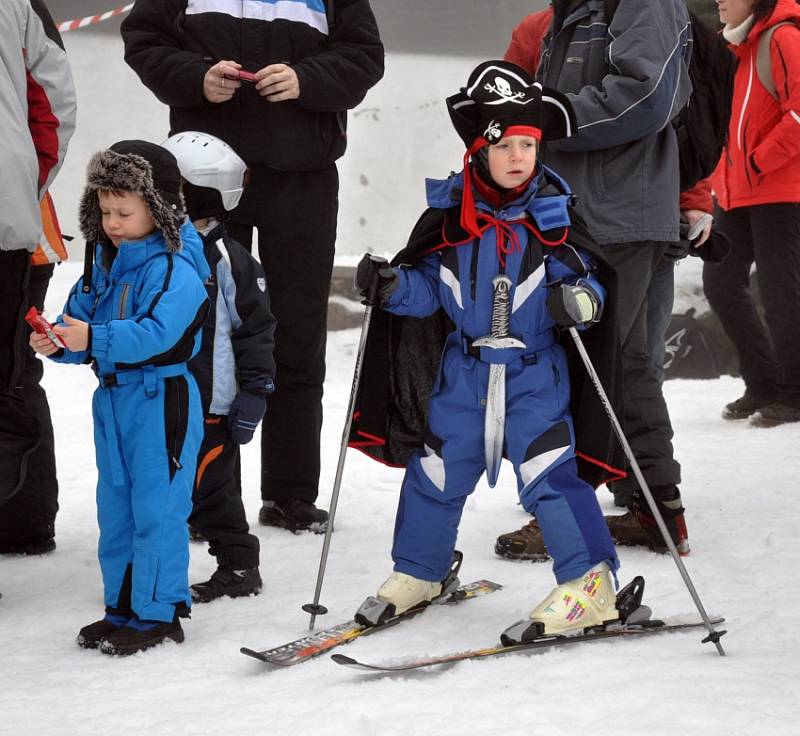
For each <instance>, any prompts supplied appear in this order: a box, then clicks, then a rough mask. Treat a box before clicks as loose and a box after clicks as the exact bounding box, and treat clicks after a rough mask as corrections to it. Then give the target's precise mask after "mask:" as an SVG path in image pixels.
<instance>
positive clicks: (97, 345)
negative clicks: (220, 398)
mask: <svg viewBox="0 0 800 736" xmlns="http://www.w3.org/2000/svg"><path fill="white" fill-rule="evenodd" d="M180 234H181V241H182V244H183V247H182V249H181V250H180V251H179V252H177V253H170V252H168V250H167V247H166V245H165V243H164V239H163V237H162V235H161V232H160V231H156V232H155V233H153V234H152V235H150V236H148V237H147V238H146V239H144V240H141V241H137V242H123V243H121V244H120V246H119V248H118V249H117V253H116V257H114V259H113V261H110V258H109V257H108V256H109V253H106V254H105V255H104V253H103V249H104V248H105V247H110V246H103V245H100V244H98V245H97V247H96V257H95V264H94V269H93V272H92V280H91V286H90V288H89V290H88V292H87V293H84V291H83V279H81V280H79V281H78V283H77V284H76V285H75V286H74V287H73V289H72V291H71V293H70V295H69V298H68V299H67V303H66V306H65V307H64V313H65V314H69V315H70V316H71V317H74V318H76V319H80V320H84V321H86V322H88V323H90V325H91V340H90V345H89V349H88V350H85V351H81V352H71V351H69V350H65V351H63V353H62V354H56V356H54V360H58V361H60V362H66V363H88V362H91V364H92V368H93V369H94V371H95V373H96V374H97V376H98V379H99V382H100V386H99V388H98V389H97V390H96V391H95V393H94V397H93V400H92V416H93V419H94V441H95V454H96V460H97V470H98V481H97V520H98V524H99V527H100V540H99V544H98V556H99V559H100V568H101V570H102V574H103V587H104V597H105V604H106V606H107V607H110V608H118V609H123V610H124V609H127V608H130V609H131V610H132V611H133V612H134V613H135V614H136V615H137V616H138V617H139V618H140V619H147V620H154V621H172V620H173V617H174V615H175V612H176V606H180V605H182V604H183V605H185V606H187V607H188V606H191V595H190V593H189V579H188V571H189V538H188V528H187V521H186V520H187V518H188V517H189V514H190V513H191V511H192V486H193V481H194V475H195V468H196V463H197V453H198V450H199V448H200V442H201V440H202V437H203V410H202V407H201V403H200V393H199V391H198V389H197V385H196V383H195V380H194V378H193V377H192V375H191V374H190V373H189V371H188V368H187V361H188V360H189V359H190V358H191V357H192V356H193V355H195V354H196V353H197V351H198V350H199V347H200V328H201V326H202V323H203V319H204V316H205V313H206V310H207V306H208V305H207V297H206V289H205V287H204V285H203V280H204V279H205V278H207V277H208V275H209V269H208V264H207V263H206V260H205V257H204V256H203V244H202V241H201V240H200V236H199V235H198V234H197V231H196V230H195V229H194V226H193V225H192V224H191V223H189V222H188V221H187V222H186V223H184V224H183V225H182V227H181V231H180ZM109 261H110V268H109V266H108V263H109Z"/></svg>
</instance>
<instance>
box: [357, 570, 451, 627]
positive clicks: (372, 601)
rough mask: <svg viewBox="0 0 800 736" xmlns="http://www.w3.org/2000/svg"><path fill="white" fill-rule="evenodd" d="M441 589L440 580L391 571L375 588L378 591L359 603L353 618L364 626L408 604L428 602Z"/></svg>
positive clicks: (395, 612)
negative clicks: (379, 585)
mask: <svg viewBox="0 0 800 736" xmlns="http://www.w3.org/2000/svg"><path fill="white" fill-rule="evenodd" d="M441 593H442V584H441V583H436V582H433V581H431V580H420V579H419V578H415V577H413V576H412V575H406V573H404V572H393V573H392V574H391V575H390V576H389V577H388V578H387V579H386V580H385V582H384V583H383V585H381V587H380V588H379V589H378V595H377V596H370V597H369V598H367V600H365V601H364V602H363V603H362V604H361V606H360V607H359V609H358V611H356V615H355V620H356V622H357V623H360V624H362V625H363V626H378V625H379V624H382V623H383V622H384V621H386V620H387V619H389V618H392V617H394V616H399V615H400V614H402V613H405V612H406V611H408V610H409V609H411V608H416V607H417V606H425V605H427V604H428V603H430V602H431V601H432V600H433V599H434V598H437V597H438V596H439V595H441Z"/></svg>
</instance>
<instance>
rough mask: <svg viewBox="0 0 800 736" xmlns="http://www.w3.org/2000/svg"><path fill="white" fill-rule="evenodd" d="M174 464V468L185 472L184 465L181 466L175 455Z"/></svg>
mask: <svg viewBox="0 0 800 736" xmlns="http://www.w3.org/2000/svg"><path fill="white" fill-rule="evenodd" d="M172 464H173V465H174V466H175V467H176V468H177V469H178V470H183V465H181V464H180V462H178V458H176V457H175V455H173V456H172Z"/></svg>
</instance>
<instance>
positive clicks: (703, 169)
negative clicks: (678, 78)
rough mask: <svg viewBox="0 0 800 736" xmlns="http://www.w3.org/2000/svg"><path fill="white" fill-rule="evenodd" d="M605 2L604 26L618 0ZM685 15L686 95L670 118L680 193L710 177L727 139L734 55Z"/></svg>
mask: <svg viewBox="0 0 800 736" xmlns="http://www.w3.org/2000/svg"><path fill="white" fill-rule="evenodd" d="M605 5H606V19H607V23H608V24H609V25H610V24H611V19H612V18H613V17H614V12H615V11H616V9H617V5H619V0H606V3H605ZM689 19H690V21H691V24H692V55H691V58H690V61H689V79H690V80H691V82H692V96H691V97H690V98H689V102H687V103H686V105H685V107H683V109H682V110H681V111H680V112H679V113H678V114H677V115H676V116H675V117H674V118H673V120H672V125H673V127H674V128H675V132H676V134H677V137H678V155H679V162H680V188H681V191H682V192H685V191H687V190H688V189H691V188H692V187H693V186H694V185H695V184H697V182H698V181H700V180H701V179H705V178H706V177H708V176H710V175H711V173H712V172H713V171H714V169H715V168H716V166H717V163H719V159H720V157H721V156H722V150H723V148H724V147H725V143H726V141H727V137H728V123H729V121H730V117H731V105H732V99H733V78H734V75H735V73H736V57H735V56H734V55H733V54H732V53H731V51H730V49H729V48H728V44H727V42H726V41H725V39H724V38H723V37H722V35H721V34H720V33H717V31H716V30H715V29H714V28H712V27H711V26H710V25H708V23H706V22H704V21H703V20H701V19H700V18H698V17H697V16H696V15H695V14H694V13H693V12H692V11H691V10H689Z"/></svg>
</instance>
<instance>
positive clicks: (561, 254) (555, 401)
mask: <svg viewBox="0 0 800 736" xmlns="http://www.w3.org/2000/svg"><path fill="white" fill-rule="evenodd" d="M548 179H552V180H555V181H557V182H558V183H559V186H558V188H557V189H558V191H556V187H554V186H551V185H549V184H548V181H547V180H548ZM462 186H463V175H462V174H460V173H459V174H453V175H452V176H451V177H450V178H449V179H447V180H444V181H436V180H428V181H427V198H428V205H429V206H430V207H433V208H443V209H446V208H450V207H453V206H456V205H458V204H459V202H460V199H461V191H462ZM540 188H541V189H543V193H542V194H539V189H540ZM551 191H552V192H555V193H554V194H552V195H551V196H548V195H547V194H545V192H551ZM563 192H567V194H564V193H563ZM569 200H570V196H569V188H568V186H567V185H566V183H565V182H564V181H563V180H562V179H560V177H558V176H557V175H556V174H554V172H552V171H550V170H548V169H546V168H545V167H540V168H539V170H538V174H537V175H536V176H534V178H533V179H532V180H531V183H530V185H529V186H528V188H527V189H526V190H525V192H524V193H523V194H522V195H521V196H519V197H518V198H517V199H515V200H514V201H512V202H509V203H507V204H504V205H502V206H501V207H500V209H498V210H493V209H492V207H491V206H490V205H489V204H487V203H486V202H485V201H482V200H481V199H480V195H479V193H477V192H476V202H475V206H476V208H477V209H478V210H479V211H483V212H486V213H488V214H490V215H491V216H493V217H494V218H495V219H496V220H497V221H499V223H501V224H499V225H495V226H494V227H492V226H490V227H488V228H487V229H485V230H484V231H483V233H482V236H481V238H480V239H479V240H478V239H473V240H472V241H467V242H465V243H463V244H458V245H456V246H454V247H444V248H442V249H439V250H436V251H434V252H433V253H431V254H429V255H427V256H425V257H424V258H423V259H422V260H421V261H420V262H419V263H418V264H417V265H416V266H415V267H414V268H411V269H409V268H398V269H396V273H397V275H398V282H397V287H396V288H395V290H394V291H393V292H392V293H391V295H390V296H389V297H388V298H387V300H386V302H385V303H384V304H383V308H384V309H386V310H388V311H389V312H392V313H394V314H398V315H405V316H412V317H425V316H428V315H431V314H433V313H434V312H435V311H436V310H438V309H439V308H440V307H441V308H443V309H444V310H445V311H446V313H447V314H448V316H449V317H450V319H451V320H452V321H453V322H454V323H455V330H454V331H453V332H451V333H450V335H449V336H448V337H447V340H446V341H445V346H444V350H443V353H442V359H441V364H440V367H439V373H438V376H437V379H436V383H435V385H434V387H433V391H432V394H431V399H430V404H429V413H428V426H427V429H426V436H425V444H424V448H423V449H422V450H420V451H417V452H416V453H415V454H414V455H413V456H412V457H411V459H410V461H409V463H408V466H407V470H406V475H405V478H404V480H403V486H402V490H401V494H400V501H399V506H398V510H397V518H396V522H395V537H394V546H393V550H392V557H393V560H394V569H395V570H396V571H398V572H404V573H406V574H409V575H413V576H414V577H417V578H421V579H424V580H434V581H438V580H443V579H444V578H445V576H446V574H447V572H448V570H449V568H450V563H451V560H452V555H453V549H454V547H455V543H456V535H457V532H458V525H459V521H460V519H461V513H462V510H463V507H464V503H465V501H466V498H467V496H468V495H469V494H471V493H472V492H473V490H474V489H475V485H476V484H477V482H478V480H479V479H480V477H481V475H482V474H483V472H484V471H485V470H486V464H485V453H484V416H485V412H486V396H487V386H488V377H489V366H490V363H503V364H505V367H506V369H505V370H506V374H505V379H506V420H505V421H506V423H505V452H504V454H505V456H506V457H507V458H508V459H509V460H510V461H511V462H512V464H513V466H514V470H515V473H516V476H517V487H518V492H519V497H520V501H521V503H522V506H523V507H524V508H525V510H526V511H528V512H530V513H531V514H534V515H535V516H536V518H537V520H538V522H539V525H540V527H541V530H542V534H543V536H544V540H545V543H546V545H547V549H548V551H549V552H550V555H551V556H552V558H553V561H554V567H553V570H554V574H555V576H556V579H557V581H558V582H559V583H562V582H564V581H567V580H572V579H574V578H577V577H580V576H581V575H583V574H584V573H585V572H586V571H587V570H589V569H590V568H591V567H593V566H594V565H595V564H597V563H599V562H607V563H608V565H609V567H610V569H612V570H614V571H615V570H616V569H617V568H618V567H619V562H618V560H617V556H616V552H615V549H614V544H613V542H612V540H611V536H610V535H609V532H608V528H607V526H606V524H605V521H604V519H603V515H602V512H601V510H600V507H599V505H598V503H597V499H596V498H595V494H594V490H593V489H592V487H591V486H590V485H589V484H587V483H586V482H584V481H583V480H581V479H580V478H579V477H578V475H577V470H576V464H575V447H574V443H575V439H574V430H573V426H572V418H571V416H570V413H569V397H570V387H569V374H568V371H567V361H566V354H565V353H564V350H563V348H562V347H561V346H560V345H559V344H558V343H557V342H556V337H555V330H554V328H555V322H554V320H553V318H552V317H551V315H550V312H549V310H548V309H547V306H546V303H545V302H546V299H547V296H548V293H549V289H548V288H547V287H548V285H549V284H553V283H554V282H556V283H558V282H564V283H567V284H574V283H577V282H581V283H582V284H583V285H585V286H587V287H589V288H590V289H592V291H594V292H595V294H596V295H597V296H598V298H599V299H600V300H601V303H602V299H603V298H604V297H605V291H604V289H603V287H602V286H601V285H600V284H599V283H598V282H597V280H596V279H595V278H594V276H593V273H592V272H593V270H594V264H593V262H592V260H591V258H590V256H589V255H588V254H587V253H585V252H582V251H579V250H578V249H576V248H574V247H573V246H570V245H569V244H568V242H567V243H564V244H562V245H558V246H556V247H551V246H548V245H544V244H543V243H542V242H540V240H539V238H538V237H537V236H536V235H534V234H533V233H532V231H531V230H530V229H529V228H528V227H526V226H525V225H523V222H524V221H526V220H527V221H528V222H529V223H532V224H533V225H534V226H535V227H536V229H537V230H538V231H539V232H543V231H547V230H552V229H554V228H563V227H564V226H566V225H568V224H569V214H568V204H569ZM512 231H513V235H512V234H511V233H512ZM498 237H501V238H502V239H503V240H504V241H505V242H506V244H508V243H515V244H516V247H513V248H511V249H510V250H511V252H507V250H508V248H507V250H506V252H505V253H502V254H501V252H500V250H499V249H498V242H497V239H498ZM501 255H502V256H503V260H504V261H505V266H503V265H502V262H501V258H500V256H501ZM501 272H504V273H505V274H506V275H507V276H508V277H509V278H510V279H511V280H512V282H513V286H512V287H511V291H510V300H511V317H510V330H509V333H510V334H511V335H512V336H513V337H516V338H518V339H520V340H522V342H524V343H525V345H526V347H525V348H524V349H523V348H506V349H503V350H491V349H487V348H477V347H474V346H473V345H472V343H473V341H474V340H475V339H477V338H479V337H482V336H484V335H488V334H490V333H491V324H490V323H491V317H492V306H493V298H494V288H493V286H492V279H493V278H494V277H495V276H496V275H498V274H499V273H501Z"/></svg>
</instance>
